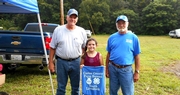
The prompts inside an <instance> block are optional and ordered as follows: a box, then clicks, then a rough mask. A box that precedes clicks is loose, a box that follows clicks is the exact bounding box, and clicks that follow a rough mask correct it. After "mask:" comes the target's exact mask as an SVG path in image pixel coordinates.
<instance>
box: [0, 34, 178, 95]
mask: <svg viewBox="0 0 180 95" xmlns="http://www.w3.org/2000/svg"><path fill="white" fill-rule="evenodd" d="M108 37H109V35H93V38H95V39H96V40H97V41H98V47H97V51H99V52H101V53H102V55H103V57H104V63H105V58H106V53H107V52H106V42H107V39H108ZM138 37H139V39H140V43H141V50H142V53H141V54H140V58H141V69H140V80H139V81H138V82H137V83H135V95H180V78H178V77H177V76H175V75H174V74H173V73H170V72H163V71H162V69H163V67H164V66H169V65H170V64H171V65H172V64H175V63H177V62H180V56H179V55H180V45H179V44H180V39H175V38H170V37H169V36H138ZM52 79H53V85H54V91H55V92H56V88H57V86H56V84H57V82H56V75H52ZM108 85H109V83H108V79H106V95H108V92H109V91H108V90H109V88H108ZM0 91H5V92H8V93H9V94H10V95H52V89H51V84H50V80H49V75H48V71H47V68H46V69H44V70H43V71H39V70H38V68H27V67H21V68H18V69H17V71H16V72H15V73H14V74H7V77H6V83H5V84H4V85H3V86H2V87H0ZM70 91H71V90H70V84H69V83H68V85H67V91H66V92H67V95H70ZM120 95H122V94H120Z"/></svg>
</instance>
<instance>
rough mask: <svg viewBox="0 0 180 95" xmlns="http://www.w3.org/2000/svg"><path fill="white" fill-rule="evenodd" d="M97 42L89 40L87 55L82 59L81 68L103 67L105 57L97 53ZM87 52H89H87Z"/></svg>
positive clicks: (92, 39) (86, 48)
mask: <svg viewBox="0 0 180 95" xmlns="http://www.w3.org/2000/svg"><path fill="white" fill-rule="evenodd" d="M96 47H97V41H96V40H95V39H94V38H89V39H88V40H87V42H86V47H85V53H84V55H83V56H82V58H81V63H80V65H81V66H80V67H81V68H82V66H101V65H104V64H103V57H102V55H101V53H99V52H97V51H96ZM86 50H87V51H86Z"/></svg>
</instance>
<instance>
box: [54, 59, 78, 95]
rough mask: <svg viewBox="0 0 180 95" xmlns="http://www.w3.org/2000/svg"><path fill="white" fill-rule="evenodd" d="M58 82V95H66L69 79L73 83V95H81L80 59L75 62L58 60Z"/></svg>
mask: <svg viewBox="0 0 180 95" xmlns="http://www.w3.org/2000/svg"><path fill="white" fill-rule="evenodd" d="M56 66H57V82H58V88H57V92H56V95H65V93H66V85H67V82H68V77H69V78H70V83H71V89H72V90H71V95H79V82H80V58H78V59H75V60H73V61H65V60H62V59H60V58H58V59H57V64H56Z"/></svg>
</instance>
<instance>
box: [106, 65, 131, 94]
mask: <svg viewBox="0 0 180 95" xmlns="http://www.w3.org/2000/svg"><path fill="white" fill-rule="evenodd" d="M109 86H110V87H109V88H110V92H109V93H110V95H118V90H119V88H121V90H122V93H123V95H134V81H133V69H132V66H128V67H125V68H117V67H115V66H114V65H112V64H111V63H110V64H109Z"/></svg>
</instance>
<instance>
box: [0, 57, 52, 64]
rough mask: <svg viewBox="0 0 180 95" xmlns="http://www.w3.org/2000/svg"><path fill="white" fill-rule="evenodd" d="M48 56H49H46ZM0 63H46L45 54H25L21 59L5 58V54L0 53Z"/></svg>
mask: <svg viewBox="0 0 180 95" xmlns="http://www.w3.org/2000/svg"><path fill="white" fill-rule="evenodd" d="M48 57H49V56H48ZM0 63H1V64H8V63H12V64H29V65H30V64H47V63H46V58H45V56H42V55H41V56H39V55H25V56H23V57H22V58H21V59H18V58H17V59H11V58H7V56H5V55H0Z"/></svg>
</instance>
